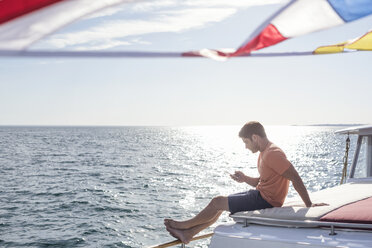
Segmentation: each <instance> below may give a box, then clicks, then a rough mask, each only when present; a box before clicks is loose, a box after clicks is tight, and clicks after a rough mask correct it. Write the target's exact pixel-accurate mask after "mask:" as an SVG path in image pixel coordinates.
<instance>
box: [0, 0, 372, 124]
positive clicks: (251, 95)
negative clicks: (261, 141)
mask: <svg viewBox="0 0 372 248" xmlns="http://www.w3.org/2000/svg"><path fill="white" fill-rule="evenodd" d="M242 2H243V3H242ZM260 2H262V1H248V0H247V1H222V0H221V1H209V0H205V1H200V0H199V1H191V0H190V1H174V0H164V1H156V2H140V3H138V4H131V5H124V6H122V7H117V8H111V9H109V10H106V11H104V12H102V13H99V14H96V15H94V16H91V17H89V18H85V19H84V20H81V21H78V22H76V23H74V24H72V25H70V26H68V27H65V28H64V29H62V30H60V31H59V32H58V33H56V34H55V35H52V36H50V37H48V38H46V39H43V40H42V41H41V42H39V43H37V44H35V45H34V46H33V47H32V49H62V50H63V49H67V50H71V49H75V50H91V49H93V50H94V49H96V50H102V49H108V50H127V51H136V50H145V51H189V50H196V49H201V48H215V49H217V48H237V47H238V46H240V45H241V44H242V43H243V42H244V41H245V40H246V39H247V37H248V36H249V35H250V33H251V32H252V31H253V30H254V29H255V28H256V27H257V26H258V25H260V23H262V22H263V21H264V20H265V19H266V18H267V17H269V16H270V15H271V14H272V13H273V12H275V11H276V10H277V9H278V8H279V7H280V6H282V4H283V3H285V2H286V1H266V3H271V4H268V5H259V3H260ZM275 3H276V4H275ZM371 23H372V17H371V16H370V17H367V18H364V19H362V20H359V21H356V22H354V23H351V24H347V25H344V26H342V27H336V28H333V29H331V30H326V31H322V32H318V33H315V34H310V35H305V36H303V37H299V38H295V39H292V40H288V41H285V42H283V43H282V44H279V45H277V46H275V47H272V48H268V49H264V50H262V51H263V52H271V51H275V52H288V51H311V50H314V49H315V48H316V47H318V46H321V45H328V44H334V43H338V42H342V41H345V40H349V39H352V38H355V37H357V36H360V35H362V34H364V33H366V32H367V31H368V30H370V29H371V28H372V24H371ZM371 68H372V52H356V53H348V54H335V55H318V56H300V57H275V58H234V59H231V60H228V61H226V62H217V61H214V60H210V59H203V58H173V59H123V58H122V59H97V58H95V59H76V58H75V59H66V58H52V59H50V58H48V59H40V58H0V125H230V124H231V125H235V124H237V125H241V124H243V123H244V122H246V121H248V120H259V121H262V122H263V123H264V124H272V125H281V124H315V123H372V114H371V113H372V111H371V110H372V107H371V106H372V100H371V99H372V98H371V92H372V80H371V77H370V74H371V72H370V71H371Z"/></svg>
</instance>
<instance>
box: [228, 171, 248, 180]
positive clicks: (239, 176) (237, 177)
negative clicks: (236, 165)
mask: <svg viewBox="0 0 372 248" xmlns="http://www.w3.org/2000/svg"><path fill="white" fill-rule="evenodd" d="M230 177H231V178H232V179H234V180H235V181H237V182H238V183H244V182H246V180H245V179H246V175H244V173H243V172H241V171H235V173H234V174H230Z"/></svg>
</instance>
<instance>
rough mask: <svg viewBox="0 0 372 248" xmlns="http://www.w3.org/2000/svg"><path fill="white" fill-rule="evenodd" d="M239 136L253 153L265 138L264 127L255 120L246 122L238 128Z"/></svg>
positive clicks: (258, 148)
mask: <svg viewBox="0 0 372 248" xmlns="http://www.w3.org/2000/svg"><path fill="white" fill-rule="evenodd" d="M239 137H240V138H242V140H243V142H244V143H245V147H246V148H247V149H249V150H251V151H252V152H253V153H255V152H257V151H259V150H260V143H261V141H262V140H266V139H267V137H266V133H265V129H264V127H263V126H262V125H261V123H259V122H257V121H250V122H248V123H246V124H245V125H244V126H243V127H242V129H241V130H240V132H239Z"/></svg>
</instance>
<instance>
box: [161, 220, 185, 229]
mask: <svg viewBox="0 0 372 248" xmlns="http://www.w3.org/2000/svg"><path fill="white" fill-rule="evenodd" d="M164 225H165V226H166V227H171V228H173V229H180V230H185V229H188V227H185V226H184V225H183V224H182V222H180V221H176V220H173V219H164Z"/></svg>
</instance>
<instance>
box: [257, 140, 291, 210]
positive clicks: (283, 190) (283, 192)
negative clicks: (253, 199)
mask: <svg viewBox="0 0 372 248" xmlns="http://www.w3.org/2000/svg"><path fill="white" fill-rule="evenodd" d="M290 166H291V163H290V162H289V161H288V160H287V157H286V156H285V154H284V152H283V151H282V150H281V149H280V148H279V147H277V146H276V145H274V144H272V143H269V144H268V145H267V147H266V148H265V150H264V151H263V152H261V153H260V155H259V157H258V162H257V168H258V172H259V174H260V180H259V182H258V185H257V187H256V189H257V190H259V191H260V193H261V196H262V198H264V199H265V200H266V201H267V202H268V203H270V204H271V205H272V206H274V207H281V206H282V205H283V203H284V200H285V197H286V196H287V193H288V188H289V180H288V179H286V178H285V177H283V176H282V174H283V173H284V172H285V171H286V170H287V169H288V168H289V167H290Z"/></svg>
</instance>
